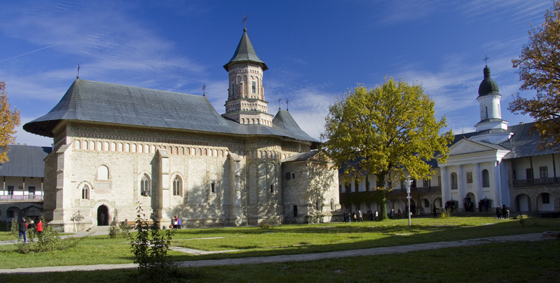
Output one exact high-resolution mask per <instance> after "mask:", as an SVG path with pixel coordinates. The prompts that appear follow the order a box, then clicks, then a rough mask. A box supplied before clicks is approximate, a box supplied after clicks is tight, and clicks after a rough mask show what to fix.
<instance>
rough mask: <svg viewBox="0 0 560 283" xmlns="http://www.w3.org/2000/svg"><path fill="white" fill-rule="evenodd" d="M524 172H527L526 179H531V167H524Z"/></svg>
mask: <svg viewBox="0 0 560 283" xmlns="http://www.w3.org/2000/svg"><path fill="white" fill-rule="evenodd" d="M525 173H526V174H527V180H533V168H527V169H525Z"/></svg>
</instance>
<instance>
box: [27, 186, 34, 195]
mask: <svg viewBox="0 0 560 283" xmlns="http://www.w3.org/2000/svg"><path fill="white" fill-rule="evenodd" d="M27 191H28V192H29V194H30V195H35V187H28V188H27Z"/></svg>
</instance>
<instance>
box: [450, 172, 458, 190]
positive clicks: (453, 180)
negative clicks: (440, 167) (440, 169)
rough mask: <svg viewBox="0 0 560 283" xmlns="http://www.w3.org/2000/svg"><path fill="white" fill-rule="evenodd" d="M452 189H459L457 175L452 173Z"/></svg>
mask: <svg viewBox="0 0 560 283" xmlns="http://www.w3.org/2000/svg"><path fill="white" fill-rule="evenodd" d="M451 189H452V190H456V189H457V174H456V173H451Z"/></svg>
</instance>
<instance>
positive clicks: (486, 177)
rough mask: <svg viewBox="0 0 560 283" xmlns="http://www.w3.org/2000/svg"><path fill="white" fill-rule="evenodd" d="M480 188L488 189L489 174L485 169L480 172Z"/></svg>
mask: <svg viewBox="0 0 560 283" xmlns="http://www.w3.org/2000/svg"><path fill="white" fill-rule="evenodd" d="M482 187H484V188H488V187H490V174H489V173H488V170H486V169H484V170H482Z"/></svg>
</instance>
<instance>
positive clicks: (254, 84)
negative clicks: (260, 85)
mask: <svg viewBox="0 0 560 283" xmlns="http://www.w3.org/2000/svg"><path fill="white" fill-rule="evenodd" d="M251 90H252V92H253V93H256V92H257V83H256V82H254V81H253V82H252V85H251Z"/></svg>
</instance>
